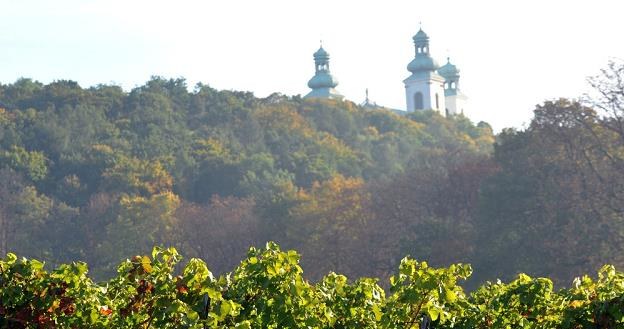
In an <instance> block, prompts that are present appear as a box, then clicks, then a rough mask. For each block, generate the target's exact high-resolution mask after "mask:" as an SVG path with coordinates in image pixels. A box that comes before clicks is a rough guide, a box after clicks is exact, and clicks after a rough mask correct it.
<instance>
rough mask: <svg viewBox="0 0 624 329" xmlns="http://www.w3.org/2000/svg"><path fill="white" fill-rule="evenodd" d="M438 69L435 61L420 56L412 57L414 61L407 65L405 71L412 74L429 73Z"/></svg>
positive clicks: (428, 57)
mask: <svg viewBox="0 0 624 329" xmlns="http://www.w3.org/2000/svg"><path fill="white" fill-rule="evenodd" d="M419 55H420V54H419ZM438 67H440V66H439V65H438V62H437V61H436V60H435V59H433V58H431V57H430V56H425V55H420V56H416V57H414V59H413V60H412V61H411V62H410V63H409V64H408V65H407V70H408V71H410V72H412V73H417V72H431V71H435V70H437V69H438Z"/></svg>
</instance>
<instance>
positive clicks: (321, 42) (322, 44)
mask: <svg viewBox="0 0 624 329" xmlns="http://www.w3.org/2000/svg"><path fill="white" fill-rule="evenodd" d="M321 48H323V39H321Z"/></svg>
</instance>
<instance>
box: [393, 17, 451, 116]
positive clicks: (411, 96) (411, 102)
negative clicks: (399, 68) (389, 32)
mask: <svg viewBox="0 0 624 329" xmlns="http://www.w3.org/2000/svg"><path fill="white" fill-rule="evenodd" d="M412 39H413V40H414V50H415V53H416V54H415V56H414V59H413V60H412V61H411V62H410V63H409V64H408V65H407V70H408V71H410V72H411V73H412V75H410V76H409V77H408V78H407V79H405V80H403V83H405V96H406V103H407V109H406V110H407V112H414V111H421V110H433V111H438V112H439V113H440V114H442V115H445V114H446V111H445V109H446V106H445V103H444V100H445V97H444V78H443V77H441V76H440V75H439V74H438V73H436V70H437V69H438V67H439V66H438V63H436V61H435V60H434V59H433V58H432V57H431V55H430V52H429V51H430V49H429V36H427V34H426V33H425V32H424V31H423V30H422V29H420V30H418V33H416V35H414V37H413V38H412Z"/></svg>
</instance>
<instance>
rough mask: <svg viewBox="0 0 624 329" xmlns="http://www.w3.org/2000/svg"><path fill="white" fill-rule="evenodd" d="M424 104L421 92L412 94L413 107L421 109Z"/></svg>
mask: <svg viewBox="0 0 624 329" xmlns="http://www.w3.org/2000/svg"><path fill="white" fill-rule="evenodd" d="M424 108H425V105H424V104H423V94H422V93H421V92H420V91H419V92H417V93H416V94H415V95H414V109H416V110H423V109H424Z"/></svg>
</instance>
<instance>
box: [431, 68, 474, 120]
mask: <svg viewBox="0 0 624 329" xmlns="http://www.w3.org/2000/svg"><path fill="white" fill-rule="evenodd" d="M438 74H440V75H441V76H442V77H443V78H444V96H445V98H446V100H445V101H446V113H447V114H450V115H455V114H464V108H465V106H466V103H467V101H468V97H466V95H464V94H463V93H462V92H461V90H460V89H459V69H457V66H455V65H453V64H451V59H450V58H447V59H446V64H444V65H443V66H442V67H441V68H440V69H439V70H438Z"/></svg>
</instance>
